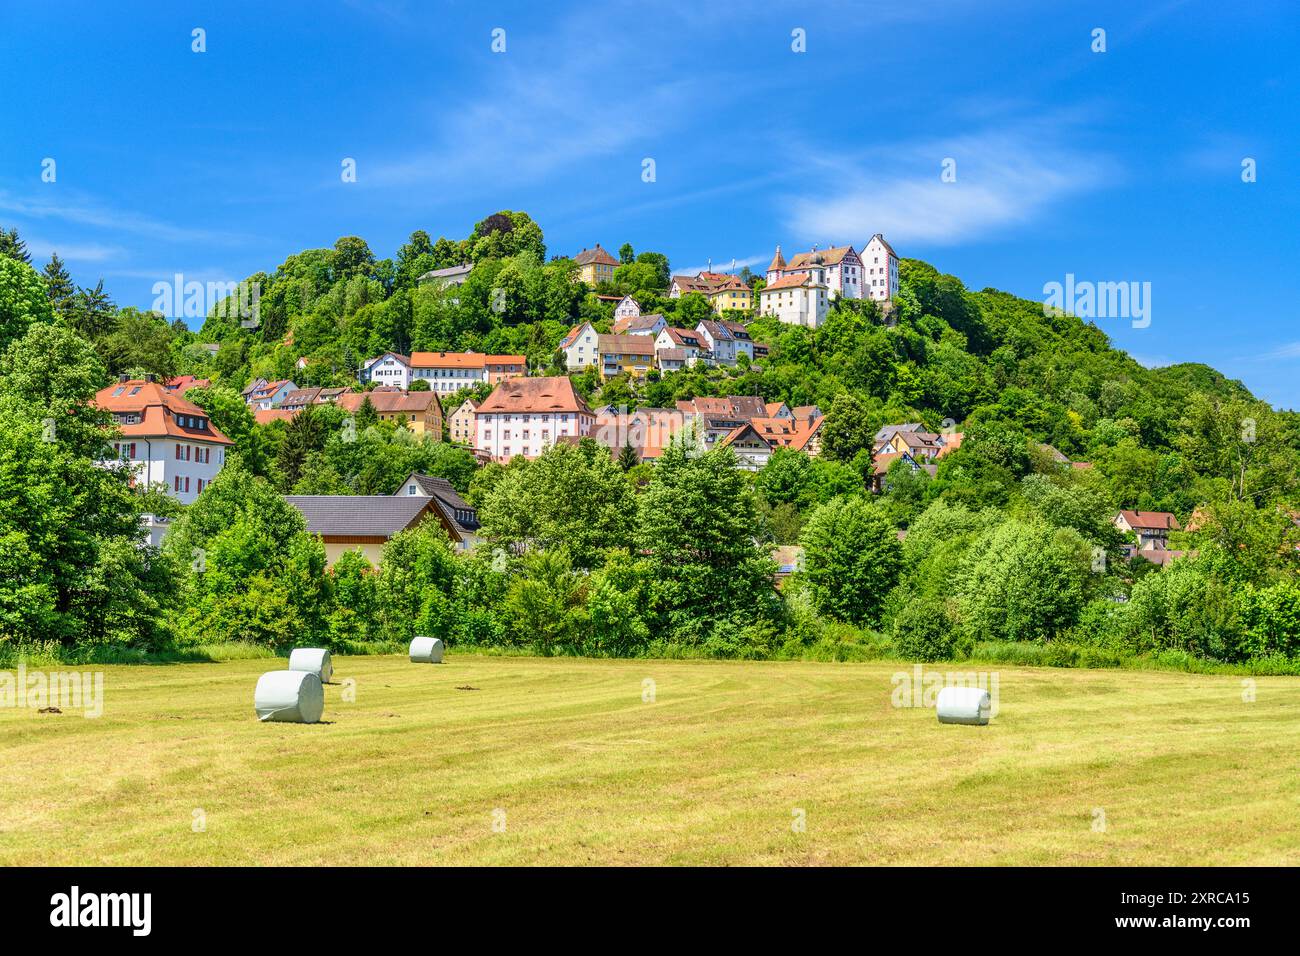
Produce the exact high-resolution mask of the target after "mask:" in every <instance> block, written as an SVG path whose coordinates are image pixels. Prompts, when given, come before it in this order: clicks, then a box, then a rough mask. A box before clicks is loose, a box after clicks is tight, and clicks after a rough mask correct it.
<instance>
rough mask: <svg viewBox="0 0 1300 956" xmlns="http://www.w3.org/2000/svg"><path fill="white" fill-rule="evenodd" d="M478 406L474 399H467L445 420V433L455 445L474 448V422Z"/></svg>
mask: <svg viewBox="0 0 1300 956" xmlns="http://www.w3.org/2000/svg"><path fill="white" fill-rule="evenodd" d="M478 406H479V403H478V402H476V401H474V399H472V398H467V399H465V401H463V402H461V403H460V408H458V409H456V410H455V411H454V412H452V413H451V417H450V418H448V419H447V431H448V432H449V433H450V435H451V440H452V442H454V443H455V444H457V445H468V446H469V447H470V448H473V447H474V431H475V425H474V420H475V418H477V417H478Z"/></svg>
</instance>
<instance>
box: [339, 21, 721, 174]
mask: <svg viewBox="0 0 1300 956" xmlns="http://www.w3.org/2000/svg"><path fill="white" fill-rule="evenodd" d="M636 20H637V23H638V27H637V29H636V30H630V29H629V30H618V29H615V28H613V27H611V26H610V25H609V24H606V28H605V29H602V30H601V31H600V32H599V33H598V34H596V35H593V33H592V26H591V20H590V18H589V16H587V15H586V14H585V13H584V14H583V15H582V16H575V17H569V18H565V19H561V20H558V21H557V22H556V23H555V25H554V26H553V27H552V29H551V30H550V31H548V32H547V33H546V34H545V35H543V36H537V35H531V36H527V37H523V36H518V35H515V34H513V33H509V32H508V33H507V36H506V43H507V48H506V52H505V53H503V54H487V53H485V54H484V55H485V56H489V57H490V59H488V61H487V62H486V63H484V64H483V69H482V71H481V73H482V76H483V77H484V79H483V83H482V85H481V87H480V88H479V89H478V90H477V92H474V93H469V94H467V95H466V96H465V97H463V98H462V99H460V100H458V101H456V102H455V103H452V104H449V103H447V102H445V101H438V102H431V103H429V104H428V106H427V110H428V115H429V124H430V129H429V136H428V145H427V146H425V147H423V148H420V149H416V150H414V151H411V152H408V153H406V154H405V155H402V156H399V157H395V158H390V159H385V160H380V161H379V162H377V163H374V164H373V165H372V166H371V168H370V169H369V170H368V172H367V174H366V177H365V178H364V179H362V180H359V182H361V183H363V184H364V185H368V186H373V187H410V186H416V185H427V186H431V187H436V186H439V185H441V186H443V187H444V188H446V189H447V190H448V191H449V192H450V193H451V194H452V195H454V196H456V197H458V198H459V197H462V196H464V195H465V194H466V193H467V192H474V191H480V190H481V191H484V192H492V193H493V194H496V195H500V194H501V192H502V191H503V190H506V189H511V188H514V187H518V186H523V185H528V184H536V183H538V182H544V181H548V180H553V179H554V178H555V177H558V176H563V175H565V174H571V173H572V172H573V171H574V170H575V169H577V168H579V167H580V166H581V164H582V163H584V162H585V161H587V160H591V159H599V158H604V157H611V156H618V155H620V154H624V155H626V157H627V158H628V161H629V164H628V175H629V176H630V177H634V176H639V175H640V173H641V167H640V162H641V159H642V158H643V157H644V156H645V155H647V154H646V153H644V152H638V150H639V149H640V148H641V147H640V144H646V146H645V148H646V149H648V148H649V144H653V143H662V142H663V140H664V139H665V138H666V137H668V136H670V135H671V134H672V132H673V131H674V130H679V129H683V128H685V126H686V125H687V124H688V121H689V120H690V119H691V118H693V117H695V116H696V113H695V111H696V110H697V109H698V106H699V104H700V103H702V102H708V103H710V105H711V106H713V107H717V106H720V105H725V98H724V97H722V96H721V95H720V94H719V93H718V92H717V90H718V88H719V86H720V83H719V80H718V74H717V73H716V71H711V70H709V69H707V68H703V67H701V65H700V64H698V63H696V64H693V65H692V67H691V68H690V69H688V70H685V69H684V70H682V71H680V72H678V73H676V74H674V75H673V76H672V78H665V77H662V76H660V77H659V78H656V79H649V78H648V77H647V76H646V71H644V70H643V69H640V68H638V67H637V64H638V63H639V62H640V61H641V59H642V58H643V56H644V53H645V50H646V49H648V48H656V49H663V50H667V51H669V52H668V53H665V56H670V55H671V51H672V49H673V47H672V46H671V44H669V43H666V41H667V40H668V39H670V36H671V32H670V30H669V27H670V26H671V24H670V23H661V22H659V21H657V20H648V21H647V20H644V12H643V10H638V11H636ZM660 40H663V41H665V42H664V43H661V42H659V41H660ZM485 47H486V43H485Z"/></svg>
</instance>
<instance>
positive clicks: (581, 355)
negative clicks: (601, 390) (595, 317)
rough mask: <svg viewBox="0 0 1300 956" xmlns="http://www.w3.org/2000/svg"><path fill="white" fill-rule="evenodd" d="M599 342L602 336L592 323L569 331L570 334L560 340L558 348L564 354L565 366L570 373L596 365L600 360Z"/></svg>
mask: <svg viewBox="0 0 1300 956" xmlns="http://www.w3.org/2000/svg"><path fill="white" fill-rule="evenodd" d="M599 342H600V335H599V333H597V332H596V330H595V329H594V328H593V327H592V325H591V323H590V322H583V323H582V324H581V325H575V326H574V327H573V328H571V329H569V334H568V335H566V336H565V337H564V338H563V339H561V340H560V344H559V346H558V348H559V350H560V351H561V352H563V353H564V364H565V366H566V367H567V368H568V369H569V371H571V372H572V371H576V370H578V369H584V368H586V367H587V366H588V365H595V364H596V362H597V361H598V360H599V358H600V349H599V347H598V346H599Z"/></svg>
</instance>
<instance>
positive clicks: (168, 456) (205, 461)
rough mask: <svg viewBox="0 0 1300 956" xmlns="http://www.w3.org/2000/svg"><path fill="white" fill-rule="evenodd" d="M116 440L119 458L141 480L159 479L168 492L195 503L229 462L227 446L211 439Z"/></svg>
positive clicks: (186, 501) (182, 502) (157, 481)
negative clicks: (227, 459)
mask: <svg viewBox="0 0 1300 956" xmlns="http://www.w3.org/2000/svg"><path fill="white" fill-rule="evenodd" d="M113 444H114V445H116V446H117V451H118V454H119V459H118V460H119V461H121V462H123V463H124V464H125V465H126V466H127V467H130V468H131V469H132V470H133V471H134V472H135V476H136V479H135V480H136V482H137V483H138V484H139V483H147V484H155V483H160V484H162V485H164V486H166V488H167V492H168V494H170V495H171V496H172V497H173V498H175V499H176V500H177V501H179V502H181V504H186V505H189V504H193V503H194V501H195V499H197V498H198V496H199V492H200V491H201V490H202V489H203V488H206V487H207V486H208V485H210V484H211V483H212V482H213V480H214V479H215V478H216V477H217V474H218V473H219V472H220V471H221V469H222V467H223V466H224V465H225V463H226V446H224V445H214V444H212V443H210V442H202V441H198V440H192V439H185V438H177V439H172V438H122V439H120V440H118V441H116V442H114V443H113ZM133 445H134V448H133V447H132V446H133ZM178 448H179V449H180V453H179V457H178V456H177V449H178ZM132 452H134V454H132ZM110 464H111V462H110Z"/></svg>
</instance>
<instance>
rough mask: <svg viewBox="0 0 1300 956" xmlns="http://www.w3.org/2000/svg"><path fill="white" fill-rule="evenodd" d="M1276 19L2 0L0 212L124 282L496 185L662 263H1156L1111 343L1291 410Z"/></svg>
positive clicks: (384, 228) (1020, 283) (422, 220)
mask: <svg viewBox="0 0 1300 956" xmlns="http://www.w3.org/2000/svg"><path fill="white" fill-rule="evenodd" d="M196 27H201V28H203V29H204V30H205V31H206V43H207V51H206V52H204V53H194V52H192V50H191V44H192V37H191V31H192V30H193V29H194V28H196ZM496 28H501V29H504V30H505V43H506V49H505V52H504V53H494V52H493V51H492V48H491V44H492V31H493V30H494V29H496ZM1096 28H1102V29H1104V30H1105V31H1106V52H1104V53H1094V52H1092V49H1091V47H1092V45H1093V30H1094V29H1096ZM795 30H802V31H804V35H805V36H806V52H803V53H796V52H794V51H793V50H792V44H793V43H794V40H793V39H792V32H793V31H795ZM1298 40H1300V17H1297V16H1296V15H1295V11H1294V9H1293V8H1289V7H1288V4H1286V3H1281V2H1277V3H1274V2H1259V3H1252V4H1248V5H1247V4H1243V5H1236V4H1223V3H1217V2H1197V0H1185V2H1165V3H1161V2H1155V3H1151V4H1137V3H1132V2H1128V3H1097V2H1088V3H1066V2H1054V3H1041V4H1030V3H1003V4H997V3H989V2H974V0H972V2H965V0H951V2H947V3H936V4H926V3H923V2H920V0H909V2H897V0H876V2H871V3H849V2H836V0H819V2H818V3H815V4H810V3H784V2H776V0H767V2H755V3H748V2H732V3H715V4H700V3H684V2H682V3H679V2H675V0H670V2H645V0H636V2H626V3H621V2H614V0H602V2H599V3H590V2H582V3H572V4H568V3H558V2H556V3H546V4H535V3H534V4H523V3H501V2H498V3H491V4H489V3H483V2H464V0H455V2H428V0H426V2H415V0H410V2H406V0H350V2H329V0H319V2H316V3H310V4H309V3H276V4H268V3H264V2H263V3H239V2H229V3H222V4H200V3H193V4H188V3H184V2H167V3H163V2H156V3H132V2H122V3H115V4H112V5H109V4H87V3H62V2H54V0H51V2H45V3H41V4H19V3H17V2H15V0H0V83H3V87H2V88H3V89H4V90H5V91H6V92H5V95H4V97H3V98H0V225H4V226H6V227H8V226H17V227H18V228H19V230H20V232H21V233H22V235H23V236H24V238H25V239H26V240H27V241H28V244H29V246H30V247H31V248H32V251H33V252H34V253H35V255H36V256H37V257H39V258H40V259H42V260H44V259H47V258H48V256H49V254H50V252H51V251H52V250H57V251H58V252H59V254H60V255H61V256H62V257H63V258H65V259H66V260H68V263H69V266H70V268H71V270H72V273H73V276H74V278H75V279H76V280H77V281H78V282H80V283H83V284H93V283H94V282H95V281H96V280H97V279H98V278H100V277H101V276H102V277H103V278H104V280H105V285H106V287H107V289H108V290H109V291H110V293H111V294H112V295H113V296H114V298H115V299H116V300H117V301H118V302H119V304H122V305H136V306H140V307H147V306H148V305H149V304H150V303H151V301H152V299H153V295H152V292H151V289H152V286H153V284H154V283H155V282H157V281H161V280H170V278H171V277H172V276H173V275H174V274H175V273H177V272H179V273H182V274H184V275H185V277H186V278H187V279H198V280H200V281H208V280H221V281H227V280H237V279H240V278H243V277H244V276H246V275H248V274H250V273H252V272H254V271H257V270H259V269H265V270H268V271H269V270H271V269H273V268H274V267H275V266H276V265H277V264H278V263H280V262H281V261H283V260H284V258H285V257H286V256H288V255H290V254H292V253H294V252H297V251H300V250H302V249H305V248H313V247H321V246H328V245H331V244H332V243H333V241H334V240H335V239H336V238H337V237H338V236H340V235H359V236H362V237H363V238H365V239H366V240H367V241H368V242H369V243H370V246H371V248H372V249H373V250H374V251H375V253H376V254H377V255H379V256H387V255H392V254H393V253H394V251H395V250H396V248H397V246H398V245H399V244H400V243H401V242H403V241H404V240H405V238H406V236H407V235H409V233H410V232H411V231H412V230H414V229H419V228H423V229H425V230H427V231H428V232H429V233H430V234H431V235H433V236H434V237H435V238H436V237H437V236H438V235H440V234H445V235H448V236H450V237H453V238H458V237H461V236H463V235H465V234H466V233H467V232H468V230H469V229H470V228H471V227H472V225H473V223H474V222H475V221H477V220H478V219H481V218H482V217H483V216H484V215H486V214H488V213H490V212H493V211H495V210H497V209H502V208H507V209H522V210H526V211H528V212H529V213H531V214H532V215H533V216H534V218H536V219H537V220H538V221H539V222H540V223H541V225H542V227H543V229H544V230H545V233H546V238H547V243H548V247H549V249H550V250H551V252H553V253H558V252H567V253H570V254H572V253H576V252H577V251H578V250H579V249H581V248H583V247H584V246H590V245H592V244H593V243H595V242H597V241H599V242H600V243H602V244H603V245H605V246H606V247H607V248H611V249H616V248H617V247H618V246H619V245H620V244H621V243H623V242H625V241H627V242H631V243H632V244H633V246H634V247H635V248H636V249H637V250H638V251H642V250H647V249H651V250H657V251H661V252H665V253H667V254H668V256H669V257H670V259H671V260H672V263H673V265H674V268H675V270H677V271H686V270H687V269H694V268H699V267H703V266H704V265H705V264H706V263H707V262H709V261H710V260H712V262H713V264H714V265H715V266H719V265H722V266H729V265H730V263H731V261H732V260H733V259H735V260H736V261H737V263H738V264H750V265H752V266H754V267H755V268H762V267H763V266H764V265H766V263H767V261H768V259H769V258H770V257H771V254H772V250H773V247H774V246H775V245H776V244H777V243H781V244H782V246H783V248H784V249H785V250H786V251H787V252H790V251H792V250H793V251H799V250H802V249H806V248H808V247H810V246H811V245H812V244H814V243H816V244H818V245H821V246H825V245H828V244H835V245H838V244H843V243H852V244H854V245H856V246H858V247H859V248H860V247H861V246H862V244H863V243H864V242H865V241H866V240H867V239H868V238H870V236H871V235H872V234H874V233H876V232H883V233H884V234H885V236H886V238H888V239H889V240H890V241H891V243H892V244H893V245H894V247H895V248H896V249H897V250H898V252H899V253H900V254H901V255H904V256H916V257H918V258H922V259H925V260H927V261H929V262H932V263H934V264H935V265H936V266H937V267H939V268H940V269H941V270H943V271H945V272H951V273H953V274H955V275H958V276H960V277H961V278H962V279H963V280H964V281H965V282H966V284H967V285H968V286H970V287H972V288H983V287H985V286H994V287H998V288H1003V289H1006V290H1008V291H1011V292H1014V293H1017V294H1019V295H1023V296H1026V297H1028V298H1034V299H1042V298H1043V286H1044V284H1045V283H1048V282H1053V281H1057V282H1061V281H1064V277H1065V275H1066V274H1067V273H1073V274H1074V275H1075V276H1076V277H1077V279H1079V280H1091V281H1136V282H1150V283H1151V324H1150V326H1149V327H1148V328H1144V329H1135V328H1132V327H1131V323H1130V322H1129V321H1127V320H1124V319H1106V320H1099V321H1098V324H1099V325H1100V326H1101V327H1102V328H1103V329H1104V330H1105V331H1107V332H1108V333H1109V334H1110V335H1111V336H1112V338H1113V340H1114V342H1115V344H1116V345H1117V346H1119V347H1121V348H1124V349H1126V350H1128V351H1129V352H1131V353H1132V354H1133V355H1134V356H1135V357H1137V358H1138V359H1139V360H1140V361H1143V362H1144V363H1146V364H1167V363H1170V362H1178V361H1201V362H1207V363H1209V364H1211V365H1214V366H1215V367H1217V368H1219V369H1221V370H1223V371H1224V372H1226V373H1227V374H1229V375H1231V376H1233V377H1236V378H1240V379H1242V380H1243V381H1245V382H1246V384H1247V385H1248V386H1250V387H1251V389H1252V390H1253V391H1255V392H1256V393H1257V394H1258V395H1260V396H1262V397H1264V398H1267V399H1269V400H1270V401H1272V402H1274V403H1275V404H1278V405H1281V406H1285V407H1293V408H1300V305H1298V304H1297V288H1296V286H1297V279H1298V278H1300V275H1298V273H1300V189H1298V188H1297V177H1298V176H1300V108H1297V104H1298V103H1300V88H1298V87H1300V66H1297V59H1298V58H1297V56H1296V53H1295V51H1296V50H1297V49H1300V45H1298V44H1297V41H1298ZM47 157H48V158H53V159H54V160H55V162H56V163H57V167H56V169H57V179H56V181H55V182H53V183H49V182H42V180H41V171H42V161H43V160H44V159H46V158H47ZM1246 157H1250V158H1253V159H1254V160H1255V161H1256V163H1257V175H1258V180H1257V181H1256V182H1254V183H1249V184H1248V183H1243V182H1242V179H1241V163H1242V160H1243V159H1244V158H1246ZM344 158H352V159H355V161H356V168H357V181H356V182H355V183H344V182H342V181H341V176H340V170H341V163H342V160H343V159H344ZM646 158H651V159H653V160H654V161H655V172H656V178H655V181H654V182H644V181H643V180H642V168H643V165H642V164H643V160H644V159H646ZM947 158H952V159H955V160H956V164H957V165H956V169H957V180H956V182H946V183H945V182H942V181H941V178H940V172H941V167H942V163H943V161H944V160H945V159H947Z"/></svg>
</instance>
